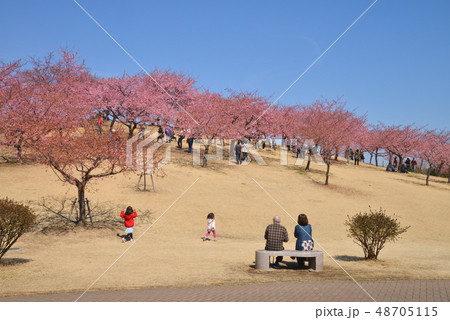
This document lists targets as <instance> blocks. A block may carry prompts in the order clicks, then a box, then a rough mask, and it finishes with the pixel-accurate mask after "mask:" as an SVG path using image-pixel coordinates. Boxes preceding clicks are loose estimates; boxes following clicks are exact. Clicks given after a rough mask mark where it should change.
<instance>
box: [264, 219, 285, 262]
mask: <svg viewBox="0 0 450 320" xmlns="http://www.w3.org/2000/svg"><path fill="white" fill-rule="evenodd" d="M280 221H281V218H280V216H274V217H273V223H272V224H269V225H268V226H267V228H266V232H265V233H264V239H266V240H267V241H266V248H265V250H269V251H281V250H284V247H283V242H288V241H289V236H288V233H287V230H286V228H285V227H283V226H282V225H281V224H280ZM275 261H276V262H275V264H274V265H273V267H274V268H275V269H281V266H280V262H281V261H283V256H279V257H277V258H276V260H275Z"/></svg>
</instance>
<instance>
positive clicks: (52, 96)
mask: <svg viewBox="0 0 450 320" xmlns="http://www.w3.org/2000/svg"><path fill="white" fill-rule="evenodd" d="M30 66H31V67H30V68H29V69H25V70H22V71H21V72H20V74H19V80H20V81H19V82H20V86H18V88H17V90H18V91H17V93H16V94H15V95H14V96H13V98H12V99H10V100H9V102H8V104H7V105H6V106H4V105H3V106H2V117H1V121H2V123H1V124H2V125H1V127H2V128H3V130H4V131H3V133H4V134H5V135H6V136H7V138H9V139H11V138H15V137H17V136H19V137H20V139H21V143H22V145H23V146H24V148H26V149H27V150H29V151H30V152H29V153H28V154H27V157H29V158H31V159H32V160H34V161H37V162H40V163H44V164H46V165H48V166H49V167H50V168H51V169H52V170H53V172H54V173H55V174H56V175H57V176H58V178H60V179H61V180H62V181H64V182H68V183H70V184H73V185H74V186H76V187H77V190H78V204H79V212H80V221H82V222H84V220H85V218H86V207H85V190H86V186H87V184H88V182H90V181H91V180H93V179H96V178H102V177H106V176H109V175H114V174H117V173H120V172H123V171H125V170H127V167H126V166H125V141H126V139H124V138H123V137H122V136H123V134H121V132H120V131H117V132H116V134H111V135H99V134H98V132H97V131H96V122H95V120H93V119H92V117H93V116H94V114H95V113H94V112H95V103H94V101H93V97H92V96H91V95H90V91H91V88H92V87H93V86H95V84H96V79H95V78H94V77H93V76H92V75H91V74H90V73H89V70H88V69H87V68H86V67H85V65H84V63H83V62H80V61H79V58H78V57H77V55H76V54H75V53H72V52H67V51H61V52H60V55H59V57H58V58H57V59H56V58H55V57H54V56H53V55H49V56H47V57H45V58H44V59H42V60H39V59H33V60H32V61H31V62H30Z"/></svg>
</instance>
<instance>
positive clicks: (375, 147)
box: [358, 126, 384, 167]
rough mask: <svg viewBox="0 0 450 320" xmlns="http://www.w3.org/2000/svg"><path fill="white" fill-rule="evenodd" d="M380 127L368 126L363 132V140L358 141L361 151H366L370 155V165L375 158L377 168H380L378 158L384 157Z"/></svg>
mask: <svg viewBox="0 0 450 320" xmlns="http://www.w3.org/2000/svg"><path fill="white" fill-rule="evenodd" d="M381 132H382V129H381V128H380V126H368V127H367V128H366V130H364V131H363V132H362V135H361V138H360V139H359V141H358V145H359V147H360V149H361V150H364V151H366V152H368V153H369V154H370V160H369V163H372V159H373V157H374V156H375V166H377V167H378V157H379V156H380V155H381V156H382V155H384V153H383V152H382V151H383V148H382V142H381V138H380V137H381Z"/></svg>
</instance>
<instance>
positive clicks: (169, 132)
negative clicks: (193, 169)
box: [139, 126, 194, 153]
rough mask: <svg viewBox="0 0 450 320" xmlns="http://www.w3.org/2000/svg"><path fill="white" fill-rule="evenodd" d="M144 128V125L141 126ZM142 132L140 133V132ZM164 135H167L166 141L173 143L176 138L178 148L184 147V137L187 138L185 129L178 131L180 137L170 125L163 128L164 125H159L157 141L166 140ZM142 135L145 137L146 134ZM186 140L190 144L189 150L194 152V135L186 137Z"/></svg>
mask: <svg viewBox="0 0 450 320" xmlns="http://www.w3.org/2000/svg"><path fill="white" fill-rule="evenodd" d="M141 128H142V126H141ZM139 134H140V133H139ZM164 136H165V137H166V143H171V142H172V140H175V141H176V142H177V148H178V149H183V139H185V137H186V136H185V131H184V130H181V131H180V132H179V133H178V139H177V138H176V137H175V132H174V130H173V129H172V128H171V127H169V126H166V128H165V129H164V130H163V128H162V126H159V127H158V138H157V141H158V142H163V141H164ZM142 137H144V134H142ZM186 142H187V144H188V150H187V152H189V153H191V152H192V145H193V144H194V138H193V137H189V138H187V139H186Z"/></svg>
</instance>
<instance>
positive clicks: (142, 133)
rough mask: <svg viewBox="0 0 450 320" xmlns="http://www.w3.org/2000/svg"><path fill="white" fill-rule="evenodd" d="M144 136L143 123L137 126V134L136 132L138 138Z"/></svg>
mask: <svg viewBox="0 0 450 320" xmlns="http://www.w3.org/2000/svg"><path fill="white" fill-rule="evenodd" d="M144 137H145V126H144V125H143V124H141V126H140V127H139V134H138V139H139V140H140V139H144Z"/></svg>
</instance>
